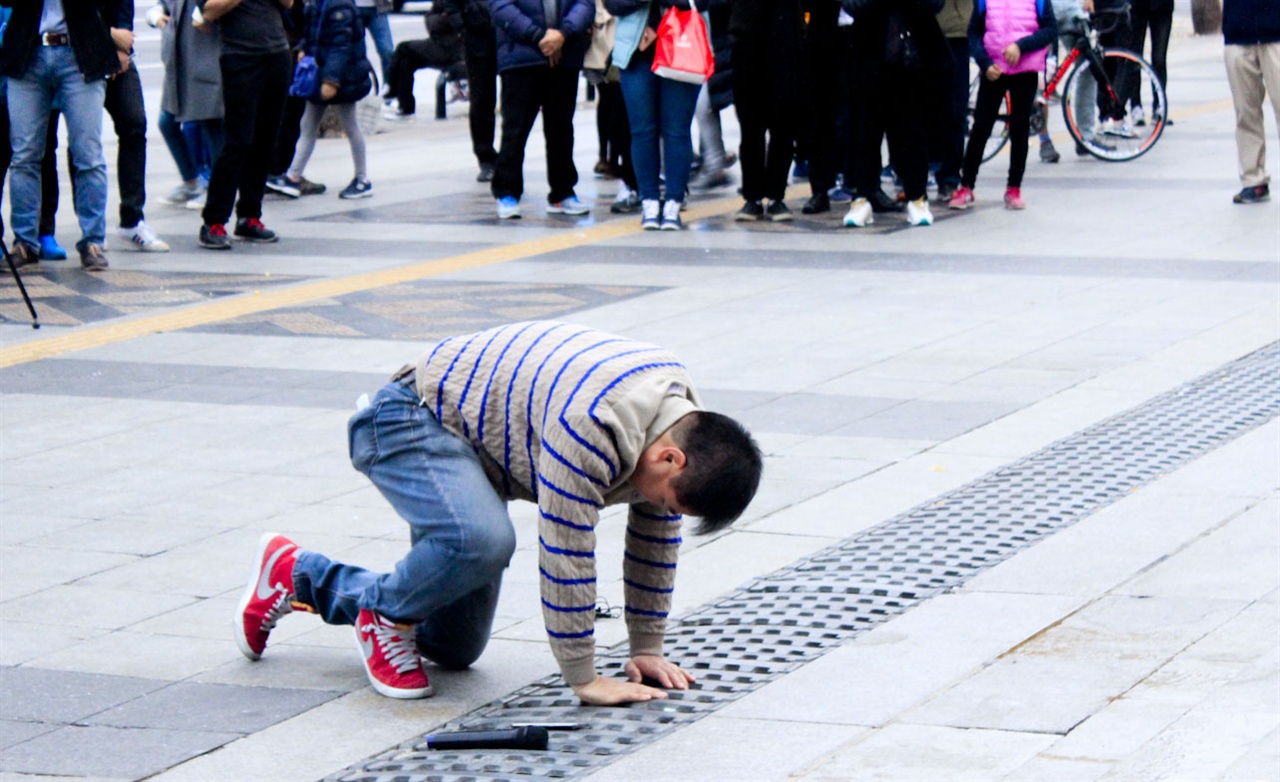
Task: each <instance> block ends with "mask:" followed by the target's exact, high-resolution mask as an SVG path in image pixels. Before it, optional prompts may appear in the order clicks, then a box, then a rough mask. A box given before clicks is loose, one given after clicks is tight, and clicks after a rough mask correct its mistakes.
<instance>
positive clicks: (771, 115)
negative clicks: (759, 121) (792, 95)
mask: <svg viewBox="0 0 1280 782" xmlns="http://www.w3.org/2000/svg"><path fill="white" fill-rule="evenodd" d="M764 113H765V122H766V123H767V124H766V127H767V128H768V133H769V143H768V148H767V151H766V153H765V171H764V196H765V198H768V199H769V200H770V201H782V200H783V199H784V198H786V195H787V175H788V173H789V172H790V171H791V161H792V159H793V158H795V157H796V133H797V130H798V127H797V117H799V116H800V107H799V105H798V102H797V101H795V100H788V99H787V98H786V97H785V96H782V95H775V96H772V97H770V98H769V99H767V102H766V105H765V110H764Z"/></svg>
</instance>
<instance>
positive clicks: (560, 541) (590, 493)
mask: <svg viewBox="0 0 1280 782" xmlns="http://www.w3.org/2000/svg"><path fill="white" fill-rule="evenodd" d="M593 428H594V425H593V424H591V423H590V422H583V421H581V420H577V421H565V422H564V426H563V427H553V428H552V430H551V431H550V432H549V433H544V436H543V443H542V456H541V458H540V460H539V463H538V475H537V478H536V480H537V483H538V486H537V488H538V492H537V494H538V571H539V574H540V576H541V578H540V584H541V592H542V618H543V621H544V622H545V623H546V627H547V639H548V641H549V643H550V644H551V652H552V654H554V655H555V658H556V662H558V663H559V665H560V672H561V673H562V674H563V675H564V680H565V682H566V683H568V684H570V685H574V684H585V683H587V682H589V681H591V680H592V679H594V678H595V676H596V665H595V608H596V533H595V528H596V523H597V522H598V521H599V520H600V509H601V508H603V507H604V495H603V492H604V489H605V487H606V486H607V484H608V480H609V476H608V475H607V474H605V473H606V472H607V469H606V467H605V465H606V464H607V461H606V460H602V459H599V458H597V454H596V453H592V450H595V451H599V450H600V446H601V445H604V443H603V442H602V441H600V440H598V439H596V438H591V444H590V445H589V446H587V445H584V444H583V441H582V439H580V438H582V435H583V433H587V432H590V431H591V430H592V429H593ZM575 435H576V436H575ZM614 463H615V464H616V463H617V462H616V456H615V457H614Z"/></svg>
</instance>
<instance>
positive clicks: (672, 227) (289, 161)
mask: <svg viewBox="0 0 1280 782" xmlns="http://www.w3.org/2000/svg"><path fill="white" fill-rule="evenodd" d="M1106 6H1110V7H1112V8H1124V7H1126V6H1127V7H1128V13H1127V14H1123V15H1122V16H1121V17H1120V18H1121V19H1122V24H1120V25H1118V26H1117V28H1116V29H1114V30H1112V31H1111V32H1109V33H1108V36H1109V37H1108V38H1107V39H1106V40H1104V41H1103V43H1104V44H1106V45H1111V46H1119V47H1124V48H1132V49H1135V50H1137V51H1140V52H1141V51H1143V50H1144V47H1145V46H1146V42H1147V40H1148V39H1149V40H1150V51H1151V55H1150V59H1151V61H1152V63H1153V67H1154V69H1155V71H1156V73H1157V75H1158V77H1159V78H1160V79H1162V80H1164V79H1165V78H1166V75H1167V65H1166V59H1167V48H1168V43H1169V38H1170V31H1171V27H1172V14H1173V0H706V1H705V2H704V3H703V4H701V5H699V6H698V7H697V8H696V9H693V7H692V5H691V2H690V0H437V2H435V3H433V7H432V10H431V12H429V13H428V15H427V31H428V35H427V37H426V38H424V39H421V40H418V41H405V42H402V43H401V44H400V45H398V46H395V45H394V42H393V40H392V37H391V31H390V26H389V25H388V23H387V19H386V13H387V11H389V10H390V0H305V1H304V0H296V2H295V0H154V6H153V7H151V8H150V10H149V12H148V14H147V17H146V18H147V20H148V21H149V22H150V24H151V25H152V26H154V27H156V28H157V29H159V30H160V31H161V37H162V46H161V59H162V61H163V64H164V68H165V79H164V87H163V94H162V99H161V106H160V113H159V117H158V123H157V124H158V127H159V129H160V132H161V135H162V136H163V138H164V140H165V142H166V145H167V147H168V149H169V150H170V152H171V154H172V156H173V158H174V161H175V163H176V165H177V168H178V171H179V174H180V177H181V183H180V184H179V185H178V186H177V187H176V188H175V189H174V190H173V191H172V192H171V193H170V194H169V195H168V196H167V198H166V199H165V200H166V201H167V202H169V203H171V204H176V205H186V206H189V207H192V208H199V209H200V210H201V216H202V221H201V223H202V224H201V226H200V229H199V235H198V240H199V244H200V245H201V246H202V247H205V248H208V249H214V250H225V249H230V248H231V247H232V242H231V239H232V236H234V237H236V238H238V239H240V240H244V241H251V242H275V241H277V236H276V234H275V232H273V231H272V230H270V229H269V228H267V227H266V225H265V224H264V223H263V220H262V202H263V196H264V193H265V192H267V191H268V190H270V191H273V192H276V193H279V194H281V195H284V196H287V197H292V198H297V197H300V196H302V195H310V194H317V193H321V192H324V190H325V187H324V185H321V184H318V183H314V182H310V181H308V180H307V179H306V178H305V177H304V171H305V168H306V165H307V163H308V161H309V158H310V156H311V154H312V151H313V149H314V145H315V141H316V138H317V136H318V133H319V127H320V119H321V117H322V115H324V114H325V112H326V110H327V109H333V110H334V112H333V113H335V114H336V115H337V116H338V118H339V121H340V123H341V125H342V128H343V130H344V131H345V134H346V137H347V139H348V142H349V144H350V148H351V156H352V164H353V177H352V180H351V182H350V184H349V185H347V187H346V188H344V189H343V190H342V191H341V192H340V193H339V195H340V197H342V198H364V197H368V196H369V195H371V194H372V192H373V185H372V182H371V180H370V178H369V175H368V171H367V165H366V153H365V142H364V138H363V135H362V131H361V127H360V123H359V122H358V121H357V112H356V104H357V102H358V101H361V100H362V99H363V98H365V96H367V95H369V94H370V93H371V92H372V91H374V90H380V91H381V92H382V95H381V96H380V97H381V98H382V99H383V100H384V101H385V109H384V110H385V113H386V115H387V116H388V117H389V118H392V119H398V120H405V119H408V118H411V117H412V115H413V74H414V72H415V71H416V70H418V69H419V68H423V67H431V68H436V69H439V70H441V71H442V72H443V73H446V74H448V75H449V78H452V79H454V80H455V81H457V80H460V78H461V77H462V76H463V75H465V77H466V85H467V86H466V91H467V96H468V99H469V101H470V110H469V129H470V135H471V141H472V147H473V151H474V154H475V157H476V161H477V164H478V167H479V171H478V173H477V175H476V179H477V180H478V181H480V182H486V183H488V184H489V187H490V189H491V192H492V195H493V198H494V201H495V206H496V211H497V215H498V217H499V218H502V219H514V218H518V217H520V216H521V199H522V197H523V193H524V174H523V167H524V157H525V149H526V147H527V144H528V141H529V135H530V133H531V131H532V129H533V127H534V125H535V120H536V119H537V118H538V117H539V115H541V118H542V133H543V135H544V142H545V148H546V157H547V161H546V162H547V165H546V168H547V180H548V182H547V184H548V195H547V204H546V207H545V208H546V211H547V212H548V213H551V214H569V215H578V214H585V213H587V212H589V211H590V207H589V206H588V205H587V204H585V203H583V202H582V201H581V200H580V199H579V198H578V197H577V194H576V192H575V187H576V186H577V183H578V176H579V174H578V169H577V167H576V166H575V163H574V158H575V154H574V153H575V149H574V148H575V139H574V125H573V120H574V113H575V110H576V107H577V105H578V95H579V90H580V82H581V79H582V77H583V75H584V74H585V76H586V78H587V81H588V83H589V84H591V85H592V87H593V88H594V89H595V91H596V93H597V94H598V95H599V97H600V103H599V111H598V114H597V117H598V121H599V127H600V151H601V154H600V162H599V163H598V164H597V166H596V173H597V174H599V175H604V176H614V177H617V178H618V179H619V180H620V184H619V192H618V195H617V198H616V200H615V201H614V203H613V205H612V207H611V211H613V212H615V213H623V214H625V213H630V212H638V213H639V215H640V220H641V225H642V227H643V228H645V229H652V230H666V231H678V230H680V229H682V228H683V227H684V225H683V222H682V219H681V214H680V213H681V210H682V209H683V208H684V206H685V205H686V204H687V200H688V195H689V192H690V190H691V189H698V188H701V189H707V190H710V189H714V188H718V187H726V186H731V185H732V179H731V178H730V176H729V175H728V173H727V169H728V168H729V166H730V165H732V163H733V162H734V160H735V158H736V161H737V163H738V165H739V166H740V174H741V181H740V190H739V192H740V193H741V195H742V198H743V204H742V207H741V209H739V210H738V212H737V213H736V214H735V215H734V219H735V220H739V221H755V220H770V221H787V220H791V219H793V213H792V211H791V209H790V207H789V206H788V205H787V203H786V200H785V199H786V189H787V186H788V184H789V181H790V180H791V179H792V177H793V176H794V177H795V178H797V179H802V178H807V180H808V182H809V183H810V187H811V195H810V197H809V198H808V199H807V201H806V202H805V203H804V205H803V207H802V210H801V211H803V212H804V213H806V214H819V213H823V212H829V211H831V209H832V208H833V207H832V204H833V203H848V204H849V206H848V211H847V212H846V214H845V215H844V218H843V223H844V225H846V226H851V227H858V226H865V225H868V224H870V223H872V222H873V221H874V220H875V215H876V214H877V213H885V212H904V213H905V218H906V221H907V223H909V224H911V225H917V226H923V225H929V224H931V223H932V222H933V214H932V211H931V207H930V201H929V198H928V194H927V187H928V185H929V183H930V181H932V182H933V183H934V184H935V185H936V188H937V190H936V193H937V195H936V199H937V200H936V201H935V202H934V203H935V204H940V205H945V206H946V207H948V208H951V209H965V208H968V207H969V206H971V205H972V204H973V203H974V202H975V201H976V190H977V178H978V173H979V170H980V166H981V163H982V157H983V155H982V151H983V148H984V146H985V143H986V140H987V137H988V135H989V134H990V133H991V132H992V126H993V124H994V121H995V117H996V113H997V110H998V107H1000V106H1002V105H1004V103H1005V102H1006V101H1008V102H1009V103H1010V104H1011V105H1012V111H1011V112H1010V120H1009V123H1010V136H1011V142H1012V143H1011V154H1010V159H1009V167H1008V174H1007V179H1006V182H1005V190H1004V197H1003V203H1004V206H1005V207H1007V208H1009V209H1015V210H1016V209H1022V208H1025V206H1026V201H1025V200H1024V198H1023V196H1022V192H1021V185H1022V179H1023V176H1024V172H1025V167H1026V160H1027V157H1028V155H1029V146H1030V131H1029V119H1030V117H1031V114H1032V111H1033V110H1035V109H1034V105H1035V96H1036V92H1037V84H1038V82H1039V79H1040V78H1041V76H1042V74H1043V71H1044V69H1045V63H1046V59H1047V55H1048V53H1049V52H1051V51H1052V50H1053V49H1054V48H1055V46H1056V45H1057V44H1058V38H1059V35H1060V34H1063V33H1064V32H1065V31H1066V30H1068V29H1070V28H1071V27H1074V26H1076V25H1079V24H1081V23H1083V21H1084V20H1086V19H1087V18H1088V16H1089V15H1090V14H1091V13H1094V12H1095V11H1097V10H1099V9H1100V8H1102V7H1106ZM10 7H11V8H12V11H10V10H9V8H10ZM673 9H674V10H678V11H686V12H688V11H691V10H696V11H697V12H699V13H700V14H701V16H702V18H703V20H704V23H705V24H706V25H707V26H708V29H709V30H710V39H711V48H712V50H713V51H712V55H713V56H714V60H715V74H714V75H713V76H712V77H711V78H710V80H709V81H707V82H706V83H703V84H698V83H694V82H690V81H681V80H676V79H672V78H668V77H666V76H663V75H659V74H658V73H657V72H655V69H654V52H655V49H656V46H655V42H656V40H657V37H658V32H657V31H658V29H659V27H660V20H661V19H662V18H663V16H664V14H667V13H668V12H670V11H672V10H673ZM134 14H135V7H134V0H40V1H39V2H21V3H19V2H17V0H0V23H4V28H3V29H4V33H3V35H4V37H3V43H4V46H3V54H0V73H3V75H4V76H5V77H7V90H6V89H5V82H4V80H0V97H3V98H4V100H5V107H6V108H5V110H4V111H0V120H3V122H4V124H5V127H4V128H3V129H0V136H3V137H4V138H5V139H6V140H7V141H8V142H9V143H8V144H7V145H0V146H3V149H2V150H0V151H3V155H0V166H2V168H0V175H3V172H4V171H3V169H8V171H9V181H10V196H11V203H12V209H11V226H12V230H13V232H14V244H13V257H14V259H15V261H16V263H17V264H18V265H23V264H27V263H34V262H36V261H38V260H41V259H58V258H65V257H66V251H65V250H63V249H62V248H61V247H60V246H59V245H58V243H57V240H56V238H55V236H54V229H53V217H54V214H55V213H56V211H57V198H58V194H57V175H56V159H55V156H54V155H53V152H54V149H55V147H56V143H57V129H58V119H59V117H61V118H62V119H63V120H64V122H65V126H66V129H67V140H68V150H69V166H70V174H71V181H72V183H73V200H74V204H75V213H76V216H77V218H78V220H79V223H80V228H81V238H80V240H79V241H78V242H77V243H76V250H77V252H78V253H79V255H80V259H81V262H82V265H83V266H84V268H85V269H88V270H90V271H100V270H102V269H105V268H107V260H106V254H105V249H106V244H107V229H106V214H105V212H106V194H107V187H108V182H107V166H106V162H105V160H104V158H103V150H102V144H101V135H102V124H103V114H104V112H105V113H106V114H108V115H110V116H111V118H112V120H113V123H114V129H115V132H116V134H117V136H118V138H119V145H118V159H117V161H116V163H117V165H116V176H117V180H118V187H119V196H120V199H119V201H120V214H119V227H118V229H117V230H118V234H119V236H120V237H121V238H122V239H123V240H124V241H125V242H126V243H127V244H129V245H131V246H132V247H134V248H135V249H139V250H143V251H152V252H163V251H166V250H168V249H169V248H168V245H167V244H166V243H165V242H164V241H163V240H161V239H160V238H159V237H158V236H156V235H155V233H154V231H152V230H151V228H150V227H148V226H147V224H146V221H145V219H144V207H145V202H146V176H145V171H146V126H147V119H146V115H145V109H144V107H143V100H142V87H141V80H140V78H139V76H138V70H137V66H136V65H135V64H134V58H133V29H132V28H133V20H134ZM1124 20H1127V21H1124ZM1224 31H1225V35H1226V43H1227V64H1228V75H1229V80H1230V83H1231V87H1232V93H1233V97H1234V98H1235V102H1236V105H1237V120H1238V126H1239V127H1240V131H1239V132H1238V134H1237V140H1238V148H1239V150H1240V174H1241V181H1242V184H1243V185H1244V189H1243V190H1242V191H1241V192H1240V193H1238V194H1237V195H1236V197H1235V200H1236V202H1237V203H1254V202H1257V201H1261V200H1266V199H1267V198H1268V197H1269V189H1268V182H1269V180H1268V177H1267V174H1266V169H1265V144H1264V142H1263V138H1262V130H1261V127H1262V122H1261V108H1262V103H1263V99H1264V95H1267V94H1270V96H1271V102H1272V104H1273V109H1275V108H1276V105H1277V100H1278V99H1277V93H1278V92H1280V54H1278V53H1277V52H1278V50H1280V8H1277V7H1276V6H1275V5H1274V3H1271V2H1269V0H1224ZM366 34H368V35H369V36H370V37H372V39H373V41H374V48H375V50H376V51H377V53H378V56H379V61H380V64H381V68H380V69H379V70H377V71H375V70H374V68H373V66H372V64H371V62H370V60H369V57H368V53H367V51H366V46H365V40H366ZM304 55H306V56H307V57H308V58H310V59H311V60H312V61H314V64H315V68H314V77H313V78H314V81H315V84H314V86H312V87H310V88H308V89H309V91H303V92H299V91H298V90H299V87H298V79H297V77H296V75H295V67H297V66H296V63H297V62H298V61H299V58H300V57H303V56H304ZM971 63H973V64H976V71H977V73H978V74H979V78H978V83H979V89H978V91H977V100H976V106H975V108H974V109H973V112H972V116H971V115H970V106H969V104H970V101H969V92H970V71H971ZM379 73H380V74H381V79H379V77H378V74H379ZM499 84H500V85H501V93H500V94H501V98H502V99H501V113H500V117H501V121H500V122H499V121H498V116H499V114H498V110H497V107H498V102H499V101H498V96H499V89H498V86H499ZM1165 88H1166V92H1167V90H1168V85H1167V84H1166V85H1165ZM1125 98H1126V99H1125V100H1124V101H1122V102H1123V104H1124V105H1120V106H1112V107H1111V109H1110V111H1111V112H1112V113H1111V114H1107V113H1106V111H1104V113H1103V116H1102V117H1101V118H1100V120H1101V121H1100V122H1099V127H1098V129H1097V131H1096V132H1098V133H1103V134H1107V133H1110V134H1116V135H1125V134H1126V133H1129V132H1131V127H1130V125H1131V123H1132V124H1142V123H1143V122H1144V121H1145V113H1144V108H1143V105H1142V95H1141V94H1139V92H1138V90H1136V89H1132V90H1129V91H1128V94H1126V95H1125ZM729 106H732V107H733V108H734V110H735V112H736V115H737V120H738V124H739V127H740V131H741V141H740V146H739V148H738V150H737V154H736V155H735V154H734V153H733V152H732V151H730V150H726V149H725V148H724V144H723V139H722V135H721V132H720V113H721V111H723V110H724V109H726V108H727V107H729ZM1151 109H1152V110H1153V111H1154V110H1163V107H1155V106H1152V107H1151ZM1162 119H1163V120H1164V121H1166V122H1167V123H1168V124H1172V119H1171V118H1168V117H1162ZM695 127H696V129H697V133H696V135H697V141H698V143H697V145H696V147H695V144H694V136H695V133H694V129H695ZM495 134H496V138H495ZM966 141H967V147H966ZM886 142H887V145H886ZM886 146H887V149H888V158H887V159H885V157H884V153H883V150H884V148H885V147H886ZM1077 153H1078V154H1085V151H1084V150H1083V148H1077ZM1059 158H1060V156H1059V154H1058V152H1057V151H1056V150H1055V149H1054V148H1053V145H1052V142H1051V141H1050V140H1049V138H1048V136H1047V133H1044V134H1042V136H1041V143H1040V160H1042V161H1043V162H1046V163H1055V162H1057V161H1058V160H1059ZM886 172H890V173H891V177H890V178H888V179H887V180H886V179H885V176H884V175H885V173H886ZM885 181H891V182H895V183H896V184H897V185H898V189H897V190H896V192H894V193H892V194H890V193H886V192H885V190H884V182H885ZM233 216H234V218H235V220H234V222H232V218H233ZM228 225H231V226H232V230H231V231H230V232H229V231H228V230H227V226H228Z"/></svg>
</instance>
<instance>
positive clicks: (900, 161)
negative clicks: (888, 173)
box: [885, 68, 1029, 201]
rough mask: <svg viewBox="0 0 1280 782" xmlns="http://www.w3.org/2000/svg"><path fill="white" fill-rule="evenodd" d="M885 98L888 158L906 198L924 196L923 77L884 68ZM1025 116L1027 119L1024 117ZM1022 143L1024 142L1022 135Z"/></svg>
mask: <svg viewBox="0 0 1280 782" xmlns="http://www.w3.org/2000/svg"><path fill="white" fill-rule="evenodd" d="M885 76H886V77H887V79H888V85H887V86H888V89H887V90H886V92H885V94H886V96H888V97H889V99H890V103H889V104H888V107H887V109H888V112H889V117H888V119H889V123H888V124H889V157H890V159H891V160H893V167H894V171H896V172H897V174H898V177H899V178H900V179H901V180H902V192H903V195H905V196H906V198H907V201H918V200H920V199H921V198H924V197H925V189H926V186H927V184H928V180H929V136H928V127H927V123H926V121H925V113H924V94H925V90H926V89H927V87H926V85H925V84H924V83H923V82H924V80H923V79H921V78H919V77H917V76H914V75H912V74H908V73H903V72H902V71H900V70H898V69H896V68H886V69H885ZM1028 119H1029V118H1028ZM1022 143H1023V144H1024V145H1025V144H1026V143H1027V137H1026V135H1025V134H1024V135H1023V137H1022Z"/></svg>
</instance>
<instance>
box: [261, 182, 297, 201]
mask: <svg viewBox="0 0 1280 782" xmlns="http://www.w3.org/2000/svg"><path fill="white" fill-rule="evenodd" d="M267 190H268V191H269V192H272V193H275V194H276V195H282V196H284V197H285V198H301V197H302V191H301V190H286V189H284V188H280V187H272V186H271V185H267Z"/></svg>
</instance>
